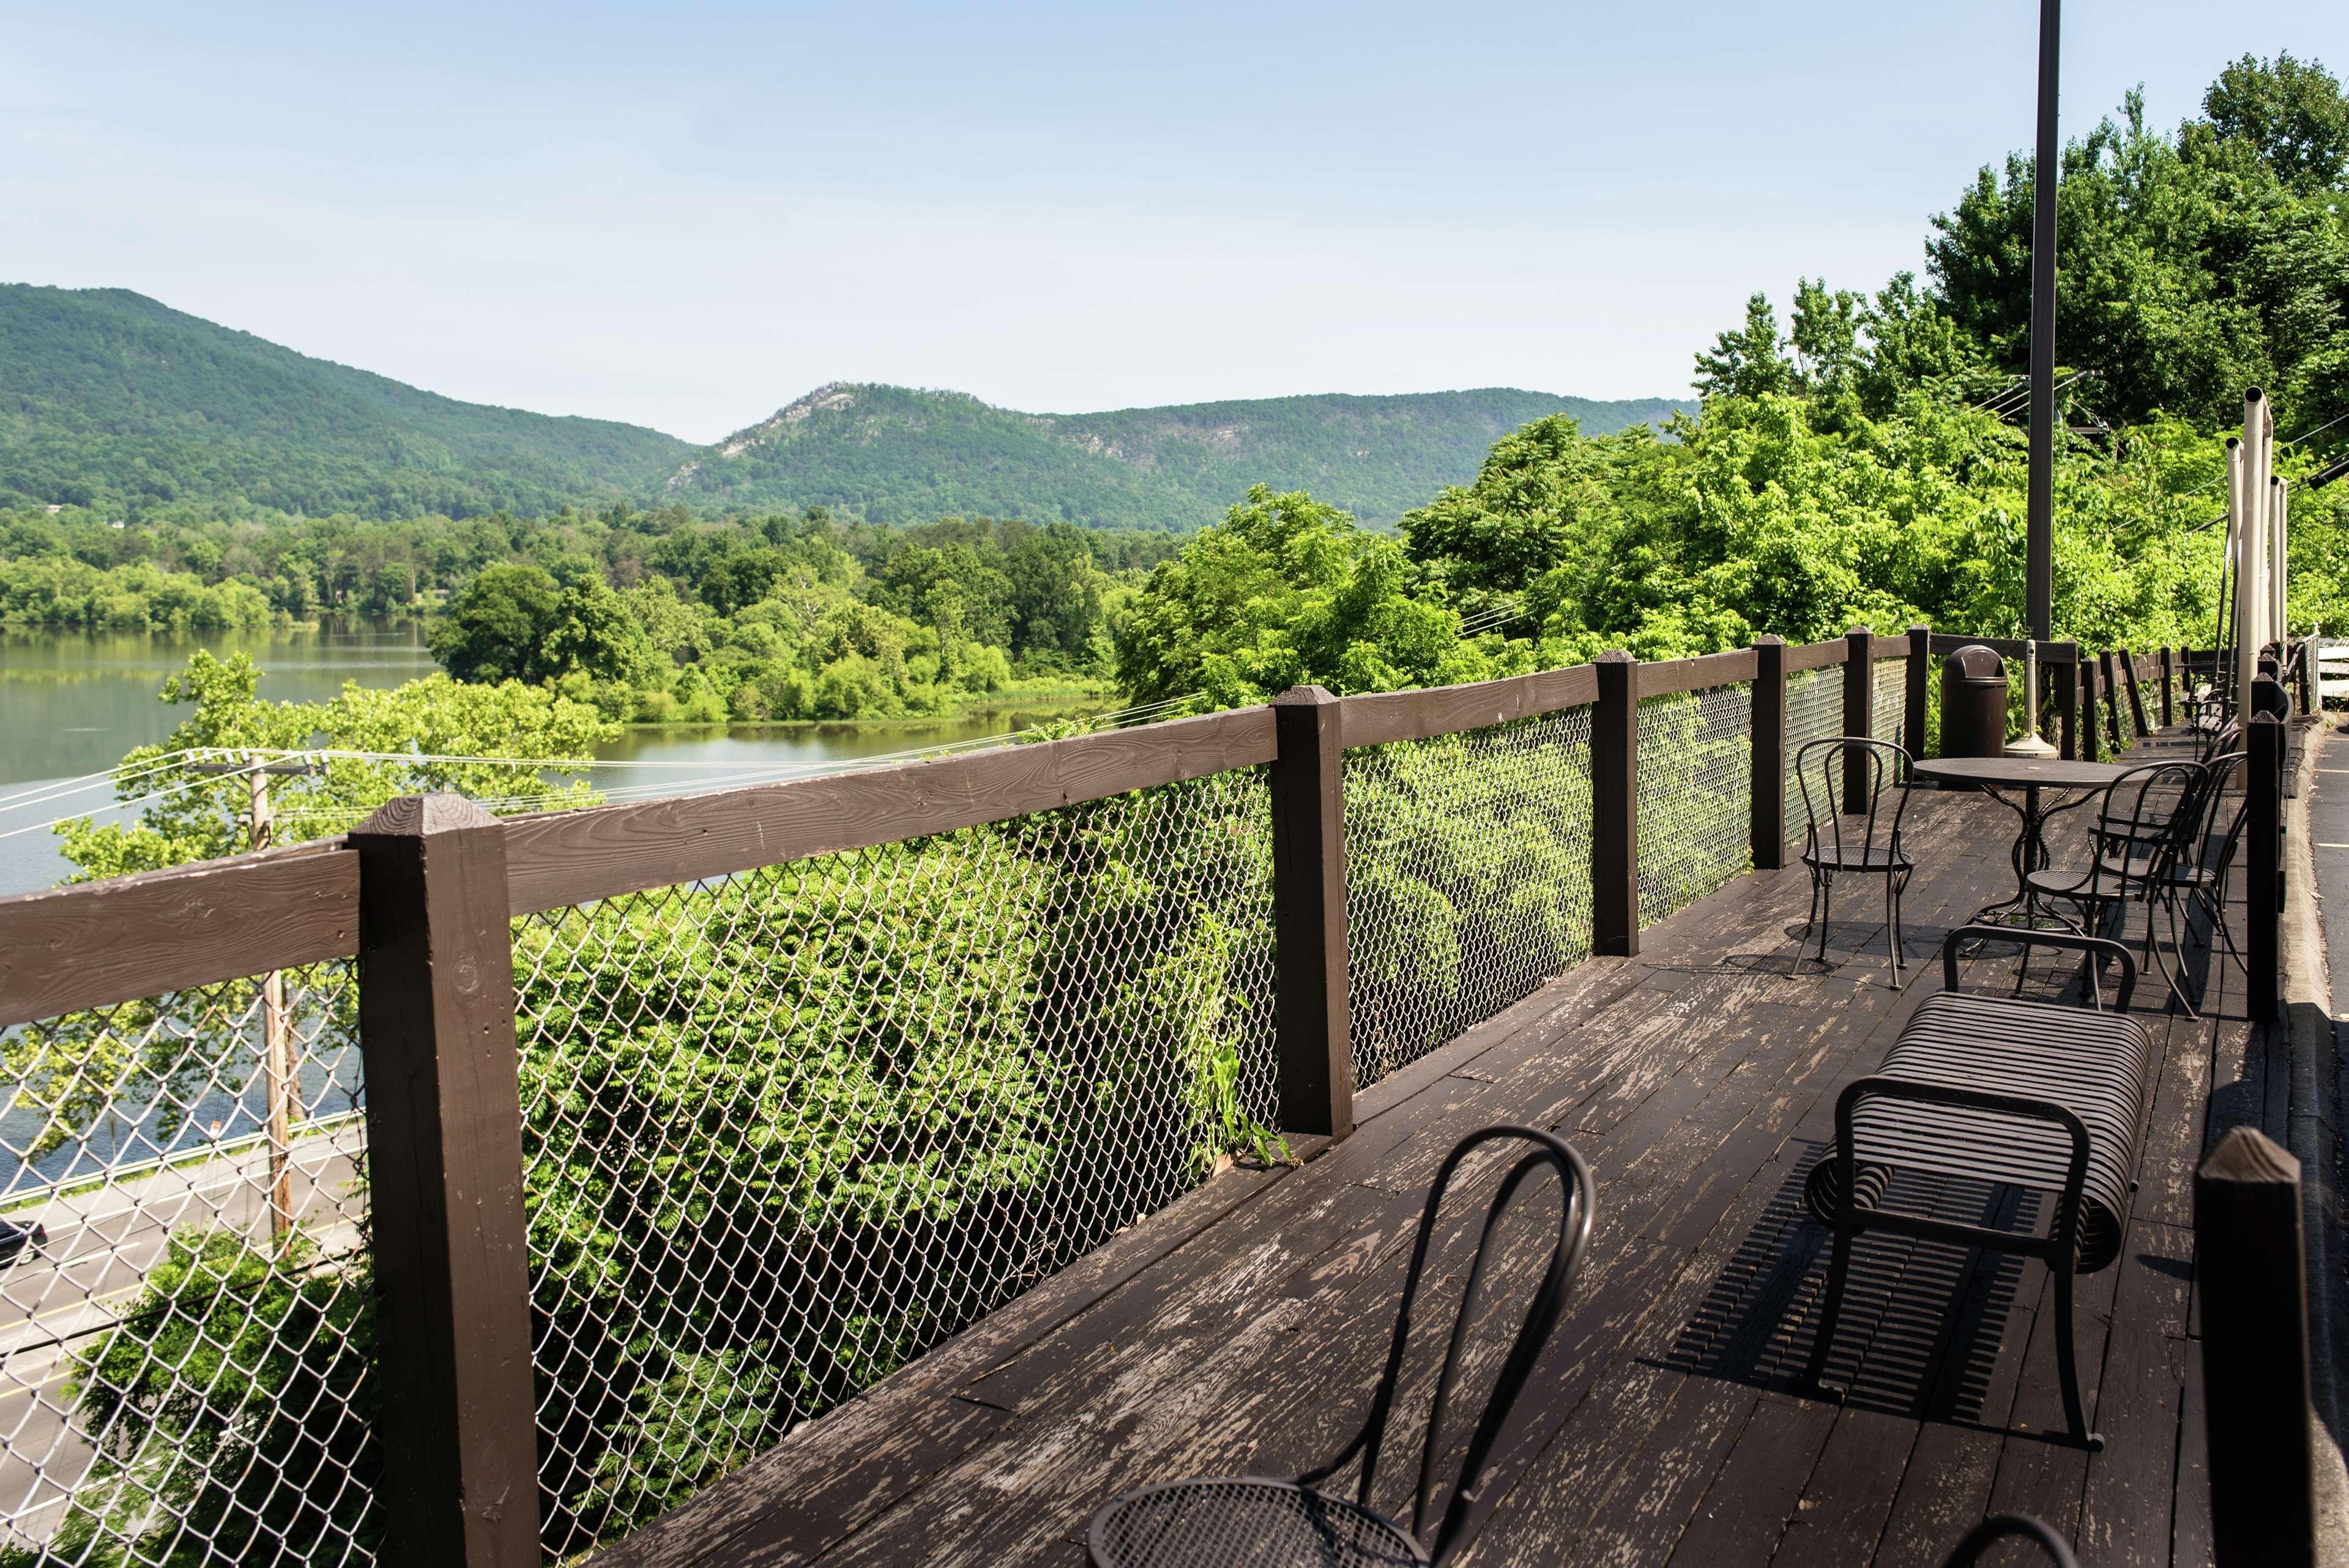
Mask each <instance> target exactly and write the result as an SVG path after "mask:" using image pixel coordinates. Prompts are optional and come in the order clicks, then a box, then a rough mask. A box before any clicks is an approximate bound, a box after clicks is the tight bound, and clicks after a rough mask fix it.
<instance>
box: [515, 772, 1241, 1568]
mask: <svg viewBox="0 0 2349 1568" xmlns="http://www.w3.org/2000/svg"><path fill="white" fill-rule="evenodd" d="M1271 859H1272V857H1271V824H1270V814H1269V798H1268V792H1267V787H1266V782H1265V777H1264V772H1263V770H1262V769H1247V770H1244V771H1240V772H1235V773H1227V774H1222V775H1217V776H1216V777H1213V778H1209V779H1200V780H1195V781H1193V782H1190V783H1185V784H1179V785H1174V786H1169V787H1166V788H1163V789H1150V790H1144V791H1141V792H1139V793H1136V794H1133V795H1127V796H1120V797H1116V798H1112V799H1107V800H1102V801H1095V802H1091V803H1088V804H1084V805H1079V806H1072V807H1069V808H1066V809H1063V810H1055V811H1050V812H1043V813H1039V814H1036V815H1033V816H1029V817H1023V818H1019V819H1015V820H1010V821H1008V822H1003V823H998V824H992V825H989V826H986V827H980V828H973V829H968V830H962V831H957V832H953V833H947V834H943V835H939V836H936V837H933V838H928V839H922V840H916V841H908V842H904V843H895V844H888V845H884V846H880V847H878V848H874V849H867V850H859V851H851V852H844V853H839V854H830V855H823V856H819V857H815V858H812V859H809V860H804V861H793V862H791V863H788V864H784V865H779V866H774V867H770V868H767V869H765V870H761V871H758V872H748V873H744V874H741V875H738V876H732V877H728V878H725V879H722V880H719V881H714V882H698V883H694V884H691V885H688V886H679V887H671V888H665V889H660V890H657V891H655V892H646V893H640V894H635V895H631V896H627V897H622V898H615V899H609V900H605V901H604V902H601V903H595V904H592V905H586V906H582V907H578V908H571V909H564V910H558V911H554V912H551V913H547V914H544V915H540V916H533V917H530V918H527V919H524V920H521V921H518V922H517V923H516V926H515V942H514V968H515V979H516V989H517V1004H518V1006H517V1021H518V1025H519V1030H520V1044H521V1062H522V1068H521V1070H522V1080H523V1081H522V1102H523V1150H524V1158H525V1186H524V1191H525V1196H526V1202H527V1204H528V1210H529V1224H530V1246H531V1270H532V1304H533V1320H534V1322H533V1327H534V1336H535V1359H536V1370H537V1387H538V1398H539V1426H540V1471H541V1483H542V1508H543V1521H544V1530H543V1539H544V1541H545V1544H546V1548H547V1551H548V1553H549V1554H550V1556H552V1557H554V1558H558V1559H564V1558H569V1557H572V1556H574V1555H575V1554H577V1553H583V1552H585V1551H586V1550H587V1549H589V1548H591V1547H592V1546H594V1545H595V1543H596V1542H599V1541H607V1540H610V1539H612V1538H614V1537H616V1536H617V1535H620V1534H622V1533H624V1532H626V1531H627V1530H628V1529H629V1528H631V1527H632V1526H634V1525H636V1524H637V1523H639V1522H643V1521H645V1520H647V1519H649V1518H651V1517H653V1516H654V1515H656V1514H658V1513H660V1512H662V1511H666V1510H667V1509H670V1508H673V1507H675V1506H677V1505H678V1503H680V1502H682V1501H684V1500H685V1499H686V1498H687V1497H688V1496H690V1495H691V1494H692V1493H694V1492H695V1491H699V1490H700V1489H701V1488H703V1487H706V1486H708V1485H709V1483H710V1482H712V1481H713V1480H717V1479H718V1478H719V1476H721V1475H723V1474H724V1473H726V1472H727V1471H728V1470H732V1469H734V1468H735V1467H737V1466H739V1465H740V1464H741V1463H742V1462H743V1461H744V1460H749V1459H750V1458H751V1457H753V1456H754V1455H756V1454H758V1453H759V1452H761V1450H763V1449H766V1448H768V1447H770V1446H771V1444H772V1443H773V1442H774V1441H775V1440H776V1439H778V1438H780V1437H781V1436H782V1434H783V1433H784V1432H785V1431H787V1430H788V1429H790V1428H792V1426H794V1425H796V1424H798V1423H799V1422H802V1421H805V1420H808V1419H810V1418H813V1417H815V1416H817V1415H819V1414H821V1413H822V1412H823V1411H824V1410H825V1409H827V1408H831V1407H832V1406H833V1405H836V1404H838V1403H839V1402H840V1401H841V1400H843V1399H844V1398H848V1397H849V1396H851V1395H853V1394H854V1393H855V1392H857V1391H858V1390H859V1389H862V1388H864V1387H867V1386H869V1385H871V1384H872V1383H874V1381H876V1380H878V1379H879V1378H881V1377H885V1376H886V1375H887V1374H888V1373H889V1372H890V1371H892V1370H893V1369H894V1368H895V1367H898V1366H900V1365H902V1364H904V1363H905V1362H906V1361H909V1360H911V1359H912V1358H914V1357H916V1356H919V1355H920V1354H922V1353H923V1352H924V1351H926V1350H927V1349H929V1348H930V1347H931V1346H935V1345H936V1344H937V1343H939V1342H940V1341H941V1340H943V1339H945V1338H946V1337H947V1336H949V1335H952V1334H954V1333H956V1332H957V1331H958V1330H960V1329H961V1328H963V1327H964V1326H967V1325H968V1324H969V1323H971V1322H973V1321H974V1320H976V1319H977V1318H978V1317H979V1316H981V1315H984V1314H985V1313H987V1312H988V1311H991V1310H992V1309H993V1308H995V1307H997V1306H999V1305H1001V1304H1003V1303H1004V1302H1006V1301H1008V1300H1009V1299H1010V1298H1011V1297H1013V1296H1014V1295H1018V1294H1019V1293H1020V1292H1021V1291H1022V1290H1024V1289H1026V1288H1027V1287H1029V1286H1030V1285H1031V1284H1035V1283H1036V1282H1038V1281H1040V1280H1041V1279H1043V1278H1044V1277H1046V1276H1047V1275H1049V1274H1052V1273H1053V1272H1054V1271H1056V1270H1058V1269H1061V1268H1062V1267H1064V1266H1066V1265H1067V1264H1070V1263H1071V1262H1073V1261H1074V1260H1075V1259H1076V1258H1078V1257H1079V1256H1081V1254H1083V1253H1086V1252H1087V1251H1089V1250H1091V1249H1092V1248H1093V1247H1095V1246H1098V1245H1099V1244H1101V1243H1102V1242H1103V1241H1106V1240H1107V1239H1108V1238H1109V1237H1110V1236H1112V1234H1114V1233H1116V1232H1118V1231H1120V1230H1122V1229H1123V1228H1124V1227H1126V1226H1128V1225H1131V1224H1133V1222H1135V1221H1137V1220H1139V1219H1141V1218H1143V1216H1145V1215H1147V1214H1149V1213H1151V1212H1153V1211H1154V1210H1156V1209H1158V1208H1160V1207H1162V1206H1163V1205H1164V1204H1165V1203H1166V1202H1169V1201H1171V1200H1172V1199H1174V1197H1176V1196H1178V1195H1179V1194H1181V1193H1182V1192H1184V1191H1187V1190H1189V1189H1190V1188H1191V1187H1193V1186H1195V1185H1196V1184H1197V1182H1198V1181H1201V1180H1202V1179H1204V1177H1205V1176H1206V1174H1207V1173H1208V1172H1209V1171H1211V1170H1212V1169H1213V1168H1214V1167H1215V1165H1216V1162H1217V1161H1218V1160H1219V1159H1221V1158H1223V1157H1224V1156H1226V1154H1227V1153H1229V1152H1231V1151H1233V1150H1253V1151H1255V1152H1257V1153H1258V1154H1261V1155H1264V1156H1268V1157H1278V1154H1279V1152H1280V1150H1278V1148H1277V1146H1276V1140H1274V1138H1273V1135H1271V1134H1270V1133H1268V1131H1266V1129H1267V1128H1268V1126H1269V1125H1270V1124H1271V1123H1272V1121H1273V1120H1274V1118H1275V1113H1276V1079H1275V1068H1274V1062H1273V945H1272V944H1273V932H1272V903H1271Z"/></svg>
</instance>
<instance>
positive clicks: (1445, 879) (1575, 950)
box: [1345, 707, 1590, 1088]
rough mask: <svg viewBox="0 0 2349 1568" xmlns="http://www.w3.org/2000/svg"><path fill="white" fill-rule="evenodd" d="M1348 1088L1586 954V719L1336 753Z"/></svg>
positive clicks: (1579, 715) (1584, 712)
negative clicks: (1340, 759)
mask: <svg viewBox="0 0 2349 1568" xmlns="http://www.w3.org/2000/svg"><path fill="white" fill-rule="evenodd" d="M1345 797H1346V943H1347V956H1348V970H1347V991H1348V1006H1349V1008H1350V1013H1351V1016H1352V1019H1353V1036H1352V1047H1353V1057H1354V1081H1355V1084H1356V1086H1357V1087H1358V1088H1360V1087H1367V1086H1368V1085H1371V1084H1373V1083H1376V1082H1377V1081H1378V1080H1379V1079H1381V1078H1384V1077H1386V1076H1387V1075H1388V1074H1389V1073H1391V1072H1393V1071H1394V1070H1395V1069H1396V1068H1400V1067H1402V1066H1404V1065H1406V1064H1408V1063H1410V1062H1413V1061H1416V1060H1418V1059H1419V1058H1420V1057H1423V1056H1425V1055H1426V1054H1427V1053H1428V1052H1429V1051H1431V1050H1433V1049H1434V1048H1435V1047H1437V1046H1440V1045H1442V1044H1444V1042H1445V1041H1447V1040H1450V1039H1452V1038H1453V1037H1455V1036H1457V1035H1459V1034H1460V1033H1461V1032H1462V1031H1464V1030H1465V1029H1468V1028H1470V1027H1473V1026H1475V1025H1476V1024H1479V1023H1482V1022H1483V1021H1484V1020H1485V1019H1486V1018H1489V1017H1491V1016H1493V1015H1495V1013H1498V1012H1499V1011H1500V1010H1501V1009H1502V1008H1504V1007H1506V1006H1509V1005H1510V1004H1511V1003H1514V1002H1517V1001H1520V1000H1522V999H1523V998H1525V997H1526V996H1529V995H1532V994H1533V993H1534V992H1535V991H1536V990H1537V989H1538V988H1539V987H1540V986H1541V985H1542V983H1543V982H1544V981H1546V980H1547V979H1549V978H1550V977H1551V976H1553V975H1557V974H1560V973H1562V972H1563V971H1565V970H1567V969H1568V968H1570V967H1572V966H1573V965H1575V964H1576V963H1577V962H1578V961H1579V960H1581V959H1582V958H1584V957H1586V956H1587V955H1588V954H1589V952H1590V710H1589V709H1588V708H1587V707H1578V708H1568V709H1566V710H1565V711H1563V712H1558V713H1550V714H1544V715H1541V716H1539V717H1534V718H1527V719H1521V720H1518V721H1516V722H1515V723H1510V724H1500V725H1493V726H1490V727H1485V728H1483V729H1475V730H1468V731H1465V732H1464V733H1461V734H1457V735H1444V736H1437V737H1435V738H1432V739H1427V740H1405V741H1396V742H1392V743H1391V744H1389V745H1385V746H1374V747H1364V748H1359V749H1356V750H1352V751H1349V752H1348V753H1346V758H1345Z"/></svg>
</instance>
